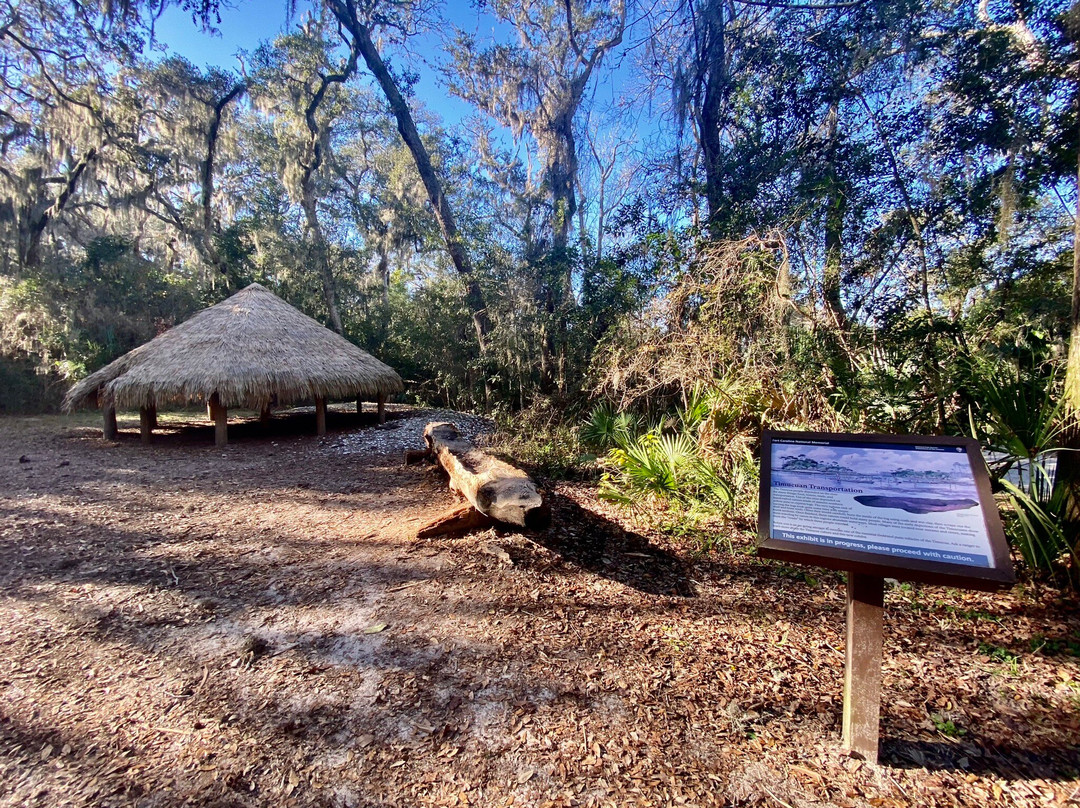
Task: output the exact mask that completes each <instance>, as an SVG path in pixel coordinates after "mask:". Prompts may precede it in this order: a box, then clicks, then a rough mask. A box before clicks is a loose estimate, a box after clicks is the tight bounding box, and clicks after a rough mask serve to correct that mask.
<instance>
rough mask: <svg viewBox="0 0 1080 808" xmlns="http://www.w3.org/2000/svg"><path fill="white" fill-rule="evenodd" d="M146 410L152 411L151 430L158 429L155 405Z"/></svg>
mask: <svg viewBox="0 0 1080 808" xmlns="http://www.w3.org/2000/svg"><path fill="white" fill-rule="evenodd" d="M146 409H148V410H150V428H151V429H157V426H158V424H157V407H156V406H155V405H151V406H149V407H147V408H146Z"/></svg>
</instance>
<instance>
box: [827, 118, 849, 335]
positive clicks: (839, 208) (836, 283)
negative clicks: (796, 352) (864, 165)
mask: <svg viewBox="0 0 1080 808" xmlns="http://www.w3.org/2000/svg"><path fill="white" fill-rule="evenodd" d="M828 114H829V119H828V124H827V125H828V139H829V140H828V144H827V146H826V149H825V161H826V164H827V165H826V172H827V179H826V181H827V183H828V190H827V192H826V200H825V266H824V267H823V269H822V277H821V287H822V298H823V299H824V302H825V310H826V312H827V313H828V315H829V319H830V320H831V321H832V325H833V326H835V327H836V328H840V329H846V328H847V325H848V322H847V313H846V312H845V311H844V304H843V301H842V300H841V299H840V289H841V267H842V259H843V244H844V214H845V213H846V212H847V198H846V196H845V194H844V189H843V187H842V186H841V184H840V177H839V172H838V171H837V165H836V162H837V146H838V145H839V144H838V142H837V141H838V139H839V128H840V122H839V118H840V111H839V109H838V106H837V104H836V103H835V102H833V103H832V104H830V105H829V113H828Z"/></svg>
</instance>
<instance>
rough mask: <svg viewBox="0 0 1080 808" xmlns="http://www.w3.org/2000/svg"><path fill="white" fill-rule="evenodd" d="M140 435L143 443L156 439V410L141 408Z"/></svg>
mask: <svg viewBox="0 0 1080 808" xmlns="http://www.w3.org/2000/svg"><path fill="white" fill-rule="evenodd" d="M139 435H140V437H141V438H142V442H143V443H149V442H150V441H151V440H153V439H154V410H153V408H152V407H139Z"/></svg>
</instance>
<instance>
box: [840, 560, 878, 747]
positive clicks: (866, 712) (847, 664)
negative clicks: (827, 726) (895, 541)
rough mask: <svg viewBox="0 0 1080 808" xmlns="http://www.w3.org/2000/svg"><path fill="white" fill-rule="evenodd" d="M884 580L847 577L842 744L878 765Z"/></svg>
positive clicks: (873, 576) (864, 576)
mask: <svg viewBox="0 0 1080 808" xmlns="http://www.w3.org/2000/svg"><path fill="white" fill-rule="evenodd" d="M884 603H885V579H884V578H879V577H878V576H876V575H863V574H862V573H859V572H852V573H849V574H848V581H847V643H846V651H845V653H844V724H843V727H844V729H843V744H844V747H845V748H846V749H850V750H851V751H852V752H855V753H856V754H858V755H859V756H860V757H863V758H865V759H866V760H868V761H870V762H871V763H877V750H878V714H879V713H880V711H881V645H882V642H881V635H882V627H883V625H882V624H883V622H884V621H883V619H882V617H883V612H884V608H883V606H884Z"/></svg>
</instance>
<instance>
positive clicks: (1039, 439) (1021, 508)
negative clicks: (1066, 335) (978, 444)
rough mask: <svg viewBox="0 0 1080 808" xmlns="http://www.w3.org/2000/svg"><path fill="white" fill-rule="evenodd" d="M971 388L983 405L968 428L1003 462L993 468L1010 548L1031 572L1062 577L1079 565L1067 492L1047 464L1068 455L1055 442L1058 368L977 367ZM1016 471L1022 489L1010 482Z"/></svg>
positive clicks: (1059, 425)
mask: <svg viewBox="0 0 1080 808" xmlns="http://www.w3.org/2000/svg"><path fill="white" fill-rule="evenodd" d="M970 383H971V385H972V388H973V393H974V399H975V401H977V402H979V406H978V407H977V408H976V407H975V406H974V405H973V407H972V413H971V429H972V431H973V432H974V433H975V434H976V436H977V437H979V438H980V439H981V440H982V442H983V443H984V445H986V446H987V447H988V448H989V449H990V450H991V451H993V452H996V453H998V454H999V455H1000V457H999V458H998V459H995V460H992V462H991V464H990V467H991V471H992V474H993V477H994V479H995V481H996V483H997V484H998V486H999V487H1000V489H1001V490H1003V491H1004V494H1005V499H1006V502H1007V505H1008V508H1007V509H1006V510H1005V513H1004V516H1005V526H1006V533H1007V535H1008V537H1009V539H1010V542H1011V543H1012V545H1013V546H1014V547H1015V548H1016V549H1017V550H1018V551H1019V553H1020V555H1021V557H1022V558H1023V560H1024V563H1025V564H1026V565H1027V566H1028V567H1030V568H1031V569H1033V570H1039V571H1043V572H1046V573H1050V574H1054V573H1059V572H1061V571H1062V568H1063V566H1064V563H1065V561H1066V560H1068V559H1069V558H1072V559H1073V560H1074V562H1076V561H1080V558H1077V557H1076V553H1077V549H1076V547H1075V546H1074V545H1073V543H1072V542H1071V541H1070V540H1069V537H1068V536H1067V535H1066V532H1065V529H1064V523H1065V514H1066V512H1067V507H1068V494H1067V491H1066V489H1065V486H1062V485H1057V486H1055V485H1053V481H1052V479H1051V476H1050V473H1049V471H1048V470H1047V467H1046V465H1045V458H1046V456H1047V453H1048V452H1051V451H1054V450H1057V451H1067V450H1064V449H1061V448H1060V445H1059V442H1058V441H1059V439H1060V437H1061V434H1062V429H1063V426H1064V419H1063V416H1062V399H1061V396H1060V391H1059V389H1058V388H1059V385H1058V383H1057V375H1056V373H1055V371H1054V367H1053V365H1052V364H1051V363H1049V362H1045V361H1043V362H1039V361H1038V356H1037V355H1035V356H1029V357H1028V361H1027V362H1022V363H1017V364H1013V365H1012V366H1011V368H1010V366H1009V365H1005V366H1004V367H1002V365H1001V364H993V365H991V364H989V363H985V362H983V363H976V364H975V365H974V367H973V369H972V371H971V381H970ZM1011 471H1015V472H1017V473H1018V476H1019V481H1018V482H1014V481H1012V480H1010V479H1008V478H1007V477H1006V475H1008V474H1009V473H1010V472H1011Z"/></svg>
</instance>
